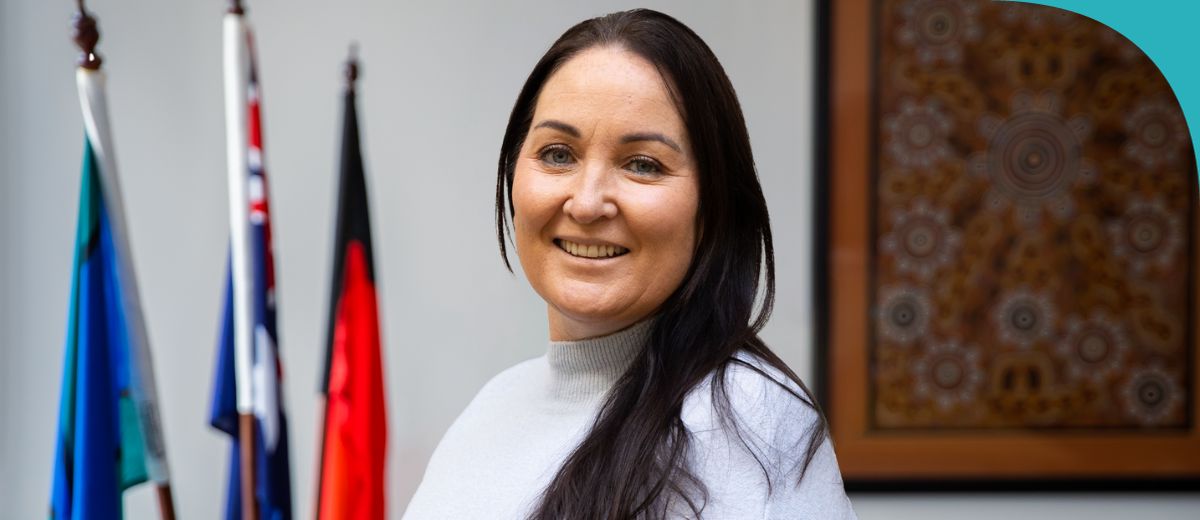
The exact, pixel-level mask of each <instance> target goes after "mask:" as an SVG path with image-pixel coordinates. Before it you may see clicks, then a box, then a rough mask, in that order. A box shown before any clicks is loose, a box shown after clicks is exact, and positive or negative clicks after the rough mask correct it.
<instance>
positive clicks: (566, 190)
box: [405, 10, 854, 519]
mask: <svg viewBox="0 0 1200 520" xmlns="http://www.w3.org/2000/svg"><path fill="white" fill-rule="evenodd" d="M509 218H511V219H512V222H511V223H512V238H513V239H514V243H515V245H516V249H517V255H518V257H519V258H520V261H521V266H522V268H523V269H524V271H525V274H526V277H527V278H528V279H529V281H530V283H531V284H532V285H533V288H534V290H536V291H537V293H538V294H539V295H541V296H542V298H543V299H545V300H546V303H547V314H548V322H549V329H550V339H551V343H550V347H549V350H548V351H547V353H546V355H545V356H543V357H540V358H537V359H533V360H530V361H526V362H524V363H521V364H519V365H517V366H515V367H513V368H510V369H508V370H506V371H504V372H503V373H501V374H500V375H498V376H496V377H495V378H494V379H492V380H491V381H490V382H488V384H487V385H486V386H485V387H484V388H483V389H482V390H481V391H480V392H479V395H478V396H476V397H475V399H474V400H473V401H472V402H471V404H470V405H469V406H468V407H467V409H466V410H465V411H464V412H463V413H462V415H461V416H460V417H459V418H458V420H457V421H456V422H455V423H454V425H453V426H451V428H450V430H449V431H448V432H447V433H446V436H445V437H444V438H443V439H442V442H441V444H440V445H439V446H438V448H437V450H436V451H435V452H434V454H433V457H432V459H431V460H430V462H429V466H428V468H427V470H426V473H425V478H424V480H423V481H422V483H421V486H420V488H419V489H418V490H417V493H416V495H415V496H414V497H413V499H412V502H411V503H410V505H409V508H408V511H407V513H406V515H405V518H410V519H425V518H454V519H467V518H500V519H508V518H532V519H564V518H565V519H588V518H596V519H601V518H603V519H625V518H738V519H741V518H789V519H790V518H821V519H824V518H854V513H853V511H852V510H851V508H850V504H849V501H848V500H847V498H846V495H845V492H844V490H843V488H842V482H841V477H840V474H839V471H838V467H837V462H836V460H835V458H834V454H833V451H832V448H831V446H830V444H829V441H828V438H827V435H826V426H825V422H824V419H823V418H822V415H821V413H820V411H819V410H818V409H817V406H816V404H815V403H814V402H813V400H812V399H811V397H810V396H809V393H808V391H807V390H806V389H805V388H804V385H803V384H802V383H801V382H800V380H799V379H798V378H797V377H796V375H795V374H794V373H792V371H791V370H790V369H788V367H787V366H786V365H785V364H784V363H783V362H782V361H781V360H780V359H779V358H778V357H777V356H776V355H775V354H774V353H772V352H771V351H770V349H768V348H767V346H766V345H765V344H763V342H762V340H761V339H759V337H758V336H757V331H758V330H759V329H761V327H762V325H763V324H764V323H765V322H766V320H767V317H768V315H769V313H770V310H771V303H772V301H773V294H774V259H773V254H772V249H771V233H770V228H769V224H768V218H767V209H766V204H765V201H764V199H763V195H762V190H761V188H760V187H759V184H758V179H757V175H756V173H755V170H754V161H753V158H752V156H751V152H750V142H749V136H748V135H747V132H746V126H745V122H744V121H743V119H742V112H741V108H740V106H739V105H738V102H737V98H736V96H735V95H734V91H733V87H732V86H731V85H730V83H729V80H728V78H727V77H726V76H725V73H724V71H723V69H722V68H721V66H720V64H719V63H718V62H717V59H716V57H715V56H714V55H713V54H712V52H711V51H710V50H709V49H708V47H707V46H706V45H705V44H704V42H703V41H701V40H700V38H699V37H698V36H697V35H696V34H695V33H693V32H692V31H691V30H690V29H688V28H687V27H685V26H684V25H683V24H681V23H679V22H678V21H676V20H675V19H673V18H671V17H669V16H667V15H664V14H661V13H657V12H654V11H649V10H634V11H628V12H620V13H614V14H611V15H608V16H604V17H601V18H596V19H592V20H588V21H585V22H582V23H580V24H579V25H576V26H575V27H572V28H571V29H569V30H568V31H567V32H566V33H564V34H563V35H562V37H560V38H559V39H558V41H557V42H555V43H554V45H553V46H552V47H551V48H550V50H549V51H548V52H547V53H546V55H545V56H543V57H542V59H541V61H539V62H538V63H537V65H536V66H535V67H534V69H533V73H532V74H530V76H529V79H528V80H527V81H526V83H525V86H524V88H523V89H522V91H521V93H520V95H519V97H518V98H517V102H516V105H515V106H514V108H513V112H512V116H511V117H510V119H509V123H508V128H507V130H506V133H505V136H504V141H503V143H502V146H501V153H500V161H499V168H498V180H497V185H496V219H497V227H498V234H499V240H500V252H501V256H502V257H503V258H504V261H505V264H506V265H507V264H508V257H507V255H506V252H505V239H506V229H507V227H508V219H509ZM764 265H765V267H766V272H765V273H762V272H761V271H760V268H761V266H764ZM510 269H511V267H510ZM760 278H761V279H762V280H763V281H764V282H765V283H764V289H765V293H764V294H763V297H764V298H763V300H762V301H763V304H762V307H761V311H760V312H759V313H758V315H757V316H756V317H754V316H752V308H753V306H754V301H755V297H756V296H757V295H758V284H759V281H760ZM752 318H753V321H751V319H752Z"/></svg>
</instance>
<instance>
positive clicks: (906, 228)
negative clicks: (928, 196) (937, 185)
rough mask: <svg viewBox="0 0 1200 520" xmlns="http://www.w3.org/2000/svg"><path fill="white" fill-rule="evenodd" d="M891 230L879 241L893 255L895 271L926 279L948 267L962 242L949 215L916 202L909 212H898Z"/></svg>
mask: <svg viewBox="0 0 1200 520" xmlns="http://www.w3.org/2000/svg"><path fill="white" fill-rule="evenodd" d="M891 224H892V227H891V230H890V231H888V233H887V234H886V235H884V236H883V238H882V239H881V240H880V244H879V247H880V250H882V251H883V252H885V253H887V254H889V255H890V256H892V257H893V258H894V259H895V261H896V269H897V270H898V271H900V272H907V273H912V274H913V275H915V276H916V277H918V278H920V279H922V280H925V279H928V278H929V277H930V276H931V275H933V273H934V272H935V271H937V270H938V269H940V268H942V267H944V266H946V265H948V264H949V263H950V262H951V261H952V260H953V257H954V253H955V252H956V251H957V250H958V248H959V245H960V244H961V242H962V234H961V233H960V232H959V231H958V230H956V229H954V228H952V227H951V226H950V215H949V212H948V211H947V210H946V209H944V208H936V209H935V208H933V207H931V206H930V205H929V203H928V201H926V200H925V199H917V200H916V201H914V202H913V204H912V206H911V207H910V208H909V209H908V210H907V211H895V212H893V213H892V216H891Z"/></svg>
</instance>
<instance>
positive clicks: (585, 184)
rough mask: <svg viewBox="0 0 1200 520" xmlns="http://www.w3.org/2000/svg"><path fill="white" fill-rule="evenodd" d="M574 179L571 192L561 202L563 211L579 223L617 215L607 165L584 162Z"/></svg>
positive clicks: (587, 222)
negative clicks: (564, 200)
mask: <svg viewBox="0 0 1200 520" xmlns="http://www.w3.org/2000/svg"><path fill="white" fill-rule="evenodd" d="M574 181H575V182H573V183H571V188H570V189H571V193H570V194H568V196H567V200H566V202H564V203H563V213H566V214H567V216H569V217H571V219H572V220H574V221H576V222H579V223H580V224H590V223H592V222H595V221H597V220H600V219H601V218H609V219H611V218H615V217H616V216H617V203H616V201H615V200H613V196H612V191H613V186H612V183H613V182H612V181H613V179H612V178H611V175H610V172H609V171H608V168H607V165H604V164H598V163H585V165H584V168H583V170H582V171H580V172H579V173H578V174H577V175H576V176H575V179H574Z"/></svg>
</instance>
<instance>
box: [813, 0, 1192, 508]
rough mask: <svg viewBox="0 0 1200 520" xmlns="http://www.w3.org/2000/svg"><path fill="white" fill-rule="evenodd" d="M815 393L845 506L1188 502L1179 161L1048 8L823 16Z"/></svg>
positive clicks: (1100, 46) (959, 1) (1122, 83)
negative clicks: (865, 499)
mask: <svg viewBox="0 0 1200 520" xmlns="http://www.w3.org/2000/svg"><path fill="white" fill-rule="evenodd" d="M820 9H823V10H825V11H826V12H825V13H824V15H823V16H820V18H821V19H822V23H823V25H822V27H821V30H820V31H819V32H820V33H821V34H822V35H823V39H822V41H823V47H824V49H823V50H822V52H823V54H824V56H825V60H826V61H824V62H823V63H822V65H821V66H822V67H823V69H824V70H823V74H822V77H825V78H828V80H829V82H828V85H824V86H823V87H822V91H821V92H819V94H818V95H819V96H821V97H822V98H823V101H822V102H821V103H818V105H820V106H821V113H820V114H819V115H818V119H819V121H818V125H820V126H819V127H818V128H823V129H825V131H823V132H822V131H820V130H819V131H818V134H820V135H823V136H824V137H823V138H822V139H823V140H824V142H823V143H818V148H819V150H820V151H819V152H818V153H819V155H818V162H819V163H820V164H819V170H821V173H820V175H819V177H820V178H819V180H818V199H819V200H820V203H819V207H818V213H819V217H818V228H819V229H818V230H817V237H818V242H819V244H818V245H819V248H820V249H821V253H820V254H819V255H818V257H819V259H818V264H817V269H818V273H817V279H818V287H817V290H818V298H819V300H820V302H819V303H818V305H817V307H818V308H819V309H821V312H822V313H823V316H819V317H818V318H819V321H820V322H821V323H822V324H823V326H822V329H821V330H820V331H819V332H818V340H819V344H820V345H822V350H821V352H820V354H819V359H818V366H819V367H820V369H819V376H818V389H819V390H818V393H819V395H820V397H821V400H822V401H823V404H824V406H825V410H826V413H827V415H828V417H829V420H830V425H831V431H832V435H833V441H834V444H835V446H836V449H837V453H838V458H839V462H840V463H841V467H842V472H843V475H844V477H845V480H846V483H847V486H848V487H849V488H850V489H876V488H884V489H886V488H889V487H898V488H921V487H935V488H938V489H945V488H947V487H967V488H997V487H999V488H1012V487H1017V488H1021V487H1026V488H1039V487H1045V486H1049V487H1056V488H1093V487H1117V488H1131V487H1141V488H1146V489H1154V488H1159V487H1172V488H1178V487H1185V488H1195V487H1197V483H1198V482H1200V425H1198V424H1197V418H1198V417H1200V394H1198V391H1197V386H1198V385H1197V376H1198V375H1200V356H1197V342H1198V341H1200V337H1198V336H1197V328H1198V327H1200V314H1198V312H1200V311H1198V308H1197V296H1198V295H1200V290H1198V287H1200V285H1198V277H1197V275H1198V273H1200V252H1198V251H1197V244H1198V243H1200V242H1198V238H1200V236H1198V234H1197V233H1198V231H1200V225H1197V222H1198V217H1197V215H1198V213H1197V182H1196V160H1195V154H1194V151H1193V150H1192V146H1191V140H1190V137H1189V134H1188V131H1187V126H1186V124H1185V123H1184V119H1183V115H1182V112H1181V110H1180V108H1179V104H1178V102H1177V101H1176V99H1175V96H1174V94H1173V93H1172V91H1171V88H1170V86H1169V85H1168V84H1167V81H1166V80H1165V79H1164V78H1163V76H1162V75H1161V73H1159V71H1158V69H1157V68H1156V67H1155V66H1154V64H1153V63H1152V62H1151V61H1150V60H1149V59H1148V58H1147V57H1146V56H1145V55H1144V54H1143V53H1142V52H1141V51H1140V50H1139V49H1138V48H1137V47H1136V46H1135V45H1133V44H1132V43H1131V42H1129V41H1128V40H1126V39H1125V38H1124V37H1122V36H1120V35H1119V34H1117V33H1116V32H1115V31H1113V30H1111V29H1109V28H1107V27H1106V26H1104V25H1102V24H1099V23H1097V22H1095V21H1093V20H1091V19H1089V18H1086V17H1083V16H1080V15H1077V14H1074V13H1070V12H1067V11H1061V10H1058V9H1054V8H1049V7H1042V6H1035V5H1030V4H1022V3H1017V2H991V1H984V0H878V1H871V0H838V1H836V2H825V3H823V4H822V7H821V8H820Z"/></svg>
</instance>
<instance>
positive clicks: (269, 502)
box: [209, 15, 292, 520]
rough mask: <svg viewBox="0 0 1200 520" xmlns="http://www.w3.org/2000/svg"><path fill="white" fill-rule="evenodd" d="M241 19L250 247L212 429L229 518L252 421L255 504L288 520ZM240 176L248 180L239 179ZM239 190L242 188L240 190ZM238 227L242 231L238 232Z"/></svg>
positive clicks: (277, 372) (267, 232)
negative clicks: (244, 431)
mask: <svg viewBox="0 0 1200 520" xmlns="http://www.w3.org/2000/svg"><path fill="white" fill-rule="evenodd" d="M228 16H235V15H228ZM236 18H238V19H237V20H235V22H236V23H235V24H234V25H235V26H234V27H232V28H231V27H230V24H229V23H228V22H229V20H228V19H227V25H226V29H227V31H229V30H230V29H232V30H233V31H234V33H235V35H240V38H242V39H241V45H243V46H244V47H242V48H241V49H236V50H237V51H240V55H241V58H244V61H239V63H242V64H244V65H245V67H246V68H245V70H244V72H245V76H244V77H245V82H244V83H243V85H244V88H245V89H246V90H245V91H244V92H245V95H244V96H242V97H241V99H240V101H244V102H245V105H244V106H245V112H240V113H239V114H237V117H233V118H230V119H231V120H232V121H231V122H230V125H231V126H232V125H237V124H241V123H240V122H243V121H244V122H245V124H246V127H245V129H244V131H241V132H236V131H233V132H231V133H232V134H233V135H234V137H235V138H237V139H241V138H242V137H245V139H246V141H245V143H246V148H245V149H244V150H243V151H244V155H238V157H244V158H245V162H244V166H245V168H244V169H243V168H237V172H235V174H234V175H231V179H230V182H231V184H232V185H233V187H231V190H230V192H231V194H234V193H237V196H233V197H231V200H230V205H231V206H234V207H232V208H231V214H232V215H233V218H232V219H231V223H232V225H231V229H234V231H233V232H232V235H233V237H232V238H231V242H233V243H236V242H238V241H239V240H244V241H243V242H242V244H244V246H243V247H237V246H235V245H231V247H230V260H229V270H228V276H227V278H226V285H225V312H224V317H223V319H222V326H221V336H220V338H219V340H218V343H219V344H218V347H217V349H218V354H217V367H216V377H215V383H214V389H213V399H212V408H211V410H210V413H209V422H210V423H211V424H212V426H213V427H215V428H217V429H219V430H221V431H223V432H225V433H227V434H229V436H230V448H229V482H228V488H227V500H226V513H225V518H226V519H240V518H241V517H242V496H241V482H242V479H243V478H245V475H242V472H241V464H240V448H241V446H240V440H239V436H238V434H239V430H238V418H239V415H240V414H248V413H252V414H253V416H254V424H255V427H254V433H255V443H256V444H255V447H254V454H255V462H254V467H255V472H256V475H255V476H254V480H255V500H256V502H257V508H258V511H259V515H260V518H262V519H264V520H284V519H290V518H291V517H292V496H291V475H290V473H291V472H290V468H289V462H288V428H287V418H286V415H285V414H284V408H283V399H282V395H281V394H282V388H281V387H282V377H283V372H282V368H281V365H280V362H279V350H278V345H277V344H276V338H278V335H277V325H276V320H275V315H276V301H275V267H274V258H273V254H272V247H271V218H270V207H269V204H268V189H267V177H266V173H265V171H264V168H263V154H262V122H261V110H260V106H259V85H258V81H257V76H256V74H255V71H254V67H253V60H252V59H251V57H250V56H251V52H252V50H251V49H250V46H249V33H248V32H247V31H246V29H245V26H244V24H243V23H242V21H241V20H240V18H241V17H240V16H236ZM227 36H229V34H228V32H227ZM227 43H228V40H227ZM228 57H229V55H228V54H227V58H228ZM227 65H229V63H227ZM235 65H236V64H235ZM227 73H228V70H227ZM227 94H228V92H227ZM227 108H228V106H227ZM235 130H236V129H235ZM238 160H239V161H240V159H238ZM238 172H241V173H242V174H241V175H240V176H239V175H236V173H238ZM238 183H240V184H241V185H240V186H239V185H237V184H238ZM235 188H237V189H235ZM243 195H244V197H243ZM239 200H241V201H244V203H245V206H243V207H241V208H240V209H241V211H238V209H239V208H236V206H237V205H238V204H239ZM243 216H244V218H243ZM239 226H241V229H240V230H239V229H236V228H237V227H239ZM243 233H244V235H242V234H243ZM239 255H244V256H240V257H239ZM239 262H240V263H241V265H242V266H244V267H243V268H242V269H239V268H238V265H239ZM239 293H241V294H239ZM239 297H243V298H245V304H242V305H239V304H238V303H237V300H238V298H239ZM239 311H240V312H239ZM239 333H245V336H244V337H243V338H239ZM239 340H241V341H243V342H245V344H246V345H248V346H249V347H250V349H249V352H248V353H249V356H248V357H249V365H250V366H249V367H248V368H249V370H248V371H247V372H248V373H242V374H239V371H240V370H242V368H243V367H239V366H238V365H239V363H238V358H239V352H238V348H239Z"/></svg>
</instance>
